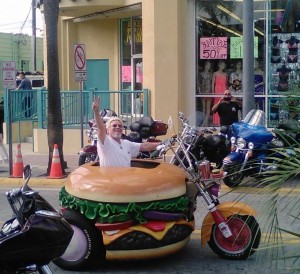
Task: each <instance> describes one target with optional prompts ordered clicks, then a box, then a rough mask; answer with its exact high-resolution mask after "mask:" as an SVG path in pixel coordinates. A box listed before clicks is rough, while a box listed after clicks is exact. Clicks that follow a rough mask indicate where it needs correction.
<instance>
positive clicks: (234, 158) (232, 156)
mask: <svg viewBox="0 0 300 274" xmlns="http://www.w3.org/2000/svg"><path fill="white" fill-rule="evenodd" d="M244 159H245V155H244V154H243V153H240V152H231V153H229V154H228V155H227V156H226V157H225V158H224V159H223V163H226V164H228V163H233V162H243V161H244Z"/></svg>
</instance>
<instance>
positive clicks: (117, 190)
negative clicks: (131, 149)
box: [65, 160, 186, 203]
mask: <svg viewBox="0 0 300 274" xmlns="http://www.w3.org/2000/svg"><path fill="white" fill-rule="evenodd" d="M141 167H143V168H141ZM185 178H186V176H185V173H184V171H183V170H181V169H180V168H179V167H177V166H174V165H171V164H169V163H165V162H157V161H149V160H134V161H132V167H99V166H98V165H95V164H93V163H88V164H85V165H83V166H80V167H79V168H77V169H75V170H74V171H73V172H72V173H71V174H70V175H69V177H68V178H67V181H66V184H65V190H66V191H67V192H68V193H69V194H71V195H73V196H75V197H78V198H81V199H86V200H92V201H99V202H107V203H109V202H113V203H128V202H146V201H158V200H165V199H171V198H174V197H179V196H182V195H184V194H185V193H186V185H185Z"/></svg>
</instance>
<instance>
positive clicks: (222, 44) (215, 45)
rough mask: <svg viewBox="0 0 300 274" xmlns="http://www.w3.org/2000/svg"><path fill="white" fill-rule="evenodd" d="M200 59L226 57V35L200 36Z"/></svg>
mask: <svg viewBox="0 0 300 274" xmlns="http://www.w3.org/2000/svg"><path fill="white" fill-rule="evenodd" d="M200 59H227V37H202V38H200Z"/></svg>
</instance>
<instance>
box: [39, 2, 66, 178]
mask: <svg viewBox="0 0 300 274" xmlns="http://www.w3.org/2000/svg"><path fill="white" fill-rule="evenodd" d="M58 13H59V0H44V16H45V24H46V42H47V44H46V46H47V78H48V88H47V89H48V113H47V114H48V130H47V136H48V146H49V162H48V169H47V174H50V170H51V164H52V156H53V148H54V144H57V145H58V150H59V156H60V163H61V166H62V171H63V174H65V170H64V169H65V162H64V156H63V126H62V113H61V98H60V86H59V67H58V45H57V44H58V41H57V24H58Z"/></svg>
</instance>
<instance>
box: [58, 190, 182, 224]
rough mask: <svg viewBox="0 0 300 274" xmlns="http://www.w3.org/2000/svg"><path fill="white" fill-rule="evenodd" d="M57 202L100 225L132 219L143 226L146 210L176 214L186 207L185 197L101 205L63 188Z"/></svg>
mask: <svg viewBox="0 0 300 274" xmlns="http://www.w3.org/2000/svg"><path fill="white" fill-rule="evenodd" d="M59 201H60V204H61V206H62V207H66V208H69V209H75V210H79V211H80V213H81V214H83V215H85V217H86V218H88V219H91V220H93V219H96V220H97V221H98V222H100V223H115V222H124V221H127V220H131V219H134V220H135V221H136V222H137V223H140V224H144V223H146V222H147V220H146V219H145V218H144V217H143V216H142V212H144V211H146V210H158V211H163V212H171V213H172V212H174V213H176V212H184V211H186V210H187V207H188V198H187V197H186V196H179V197H176V198H172V199H167V200H162V201H151V202H143V203H136V202H128V203H126V204H125V203H102V202H95V201H91V200H85V199H81V198H78V197H75V196H73V195H71V194H69V193H68V192H67V191H66V190H65V187H63V188H62V189H61V191H60V193H59Z"/></svg>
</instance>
